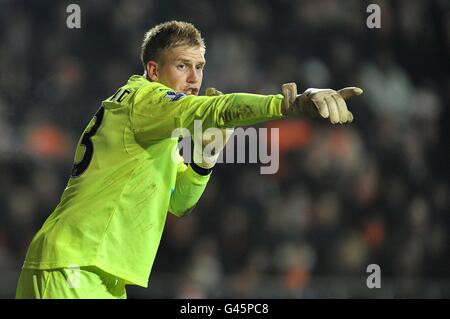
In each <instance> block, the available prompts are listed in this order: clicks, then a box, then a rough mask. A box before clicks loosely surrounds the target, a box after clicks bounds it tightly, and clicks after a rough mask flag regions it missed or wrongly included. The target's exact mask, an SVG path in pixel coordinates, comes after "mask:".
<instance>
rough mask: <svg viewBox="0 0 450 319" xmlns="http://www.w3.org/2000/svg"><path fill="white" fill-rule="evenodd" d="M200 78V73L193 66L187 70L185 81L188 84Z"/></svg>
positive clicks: (194, 82)
mask: <svg viewBox="0 0 450 319" xmlns="http://www.w3.org/2000/svg"><path fill="white" fill-rule="evenodd" d="M199 80H200V75H199V74H198V73H197V70H196V69H195V68H191V69H190V70H189V75H188V77H187V82H188V83H190V84H196V83H197V82H198V81H199Z"/></svg>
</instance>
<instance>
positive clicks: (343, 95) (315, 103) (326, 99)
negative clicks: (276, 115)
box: [281, 83, 363, 124]
mask: <svg viewBox="0 0 450 319" xmlns="http://www.w3.org/2000/svg"><path fill="white" fill-rule="evenodd" d="M281 91H282V94H283V96H284V100H283V107H282V112H283V114H284V115H286V116H293V117H301V116H305V117H311V118H325V119H329V121H330V122H331V123H332V124H338V123H340V124H343V123H351V122H352V121H353V114H352V113H351V112H350V111H349V110H348V109H347V104H346V103H345V100H348V99H349V98H351V97H353V96H358V95H361V94H362V93H363V90H361V89H360V88H358V87H347V88H343V89H341V90H339V91H335V90H331V89H307V90H306V91H305V92H303V93H302V94H299V95H297V85H296V84H295V83H286V84H283V85H282V86H281Z"/></svg>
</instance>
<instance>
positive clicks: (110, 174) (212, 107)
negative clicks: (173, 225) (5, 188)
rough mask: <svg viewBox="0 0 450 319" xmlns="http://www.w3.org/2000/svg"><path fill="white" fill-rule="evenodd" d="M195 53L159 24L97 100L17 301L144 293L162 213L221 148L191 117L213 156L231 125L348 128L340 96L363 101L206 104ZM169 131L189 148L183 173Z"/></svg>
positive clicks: (172, 26)
mask: <svg viewBox="0 0 450 319" xmlns="http://www.w3.org/2000/svg"><path fill="white" fill-rule="evenodd" d="M204 54H205V45H204V42H203V39H202V38H201V35H200V32H199V31H198V30H197V29H196V28H195V27H194V26H193V25H192V24H189V23H184V22H178V21H171V22H166V23H163V24H160V25H157V26H155V27H154V28H152V29H151V30H149V31H148V32H147V33H146V34H145V37H144V41H143V44H142V52H141V60H142V63H143V66H144V69H145V73H144V75H143V76H140V75H133V76H131V77H130V79H129V80H128V82H127V83H126V84H125V85H124V86H122V87H121V88H119V89H118V90H117V91H116V92H115V93H114V94H113V95H112V96H110V97H109V98H107V99H106V100H104V101H103V102H102V104H101V106H100V108H99V109H98V111H97V112H96V114H95V116H94V117H93V118H92V119H91V121H90V122H89V124H88V125H87V127H86V129H85V131H84V132H83V134H82V135H81V137H80V140H79V142H78V146H77V149H76V153H75V159H74V165H73V169H72V174H71V177H70V178H69V181H68V184H67V187H66V188H65V189H64V192H63V194H62V196H61V199H60V202H59V204H58V205H57V207H56V208H55V210H54V211H53V212H52V214H50V216H49V217H48V218H47V220H46V221H45V223H44V224H43V226H42V227H41V229H40V230H39V231H38V232H37V234H36V235H35V236H34V238H33V240H32V241H31V244H30V246H29V248H28V251H27V255H26V258H25V261H24V264H23V267H22V272H21V274H20V278H19V282H18V285H17V291H16V297H17V298H126V285H139V286H142V287H147V285H148V279H149V276H150V271H151V268H152V265H153V262H154V259H155V256H156V253H157V250H158V246H159V243H160V240H161V235H162V233H163V228H164V224H165V221H166V216H167V212H170V213H172V214H174V215H176V216H180V217H181V216H183V215H185V214H186V213H188V212H189V211H191V210H192V208H193V207H194V206H195V205H196V203H197V202H198V200H199V199H200V197H201V195H202V193H203V191H204V189H205V187H206V185H207V183H208V181H209V179H210V177H211V172H212V169H213V166H214V164H215V161H216V160H217V156H218V152H216V154H214V155H211V154H205V153H206V152H202V142H200V143H199V142H198V141H199V140H201V139H202V137H201V136H200V137H199V136H195V135H194V121H195V120H201V121H202V127H203V129H204V130H206V129H208V128H211V127H217V128H219V129H221V130H222V132H223V134H224V137H225V140H224V141H219V140H220V139H218V141H219V142H218V143H216V144H217V145H216V146H217V149H218V150H220V149H221V148H222V147H223V146H224V143H225V142H226V140H227V138H228V137H229V135H230V133H232V130H233V128H234V127H236V126H246V125H253V124H257V123H261V122H265V121H270V120H276V119H282V118H286V117H316V118H324V119H328V120H329V121H330V122H331V123H333V124H337V123H349V122H351V121H352V120H353V115H352V113H351V112H350V111H349V110H348V109H347V105H346V102H345V100H347V99H348V98H350V97H352V96H355V95H359V94H361V93H362V90H361V89H359V88H354V87H353V88H345V89H342V90H340V91H334V90H330V89H324V90H320V89H308V90H306V91H305V92H304V93H302V94H299V95H298V94H297V89H296V86H295V84H292V83H289V84H285V85H283V86H282V92H281V94H277V95H256V94H244V93H235V94H221V93H220V92H218V91H216V90H214V89H210V90H207V95H211V96H198V94H199V92H200V86H201V83H202V78H203V69H204V66H205V58H204ZM177 129H187V130H189V132H190V133H191V134H193V135H194V140H195V141H196V143H194V156H193V161H192V162H191V163H190V164H188V165H186V164H185V163H184V162H183V159H182V157H181V156H180V155H179V153H178V149H177V144H178V136H173V132H174V131H176V130H177ZM203 142H204V141H203ZM173 153H175V154H177V156H176V160H174V158H173V156H172V154H173Z"/></svg>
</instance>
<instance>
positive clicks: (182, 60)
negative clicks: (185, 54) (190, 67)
mask: <svg viewBox="0 0 450 319" xmlns="http://www.w3.org/2000/svg"><path fill="white" fill-rule="evenodd" d="M175 61H180V62H183V63H186V64H192V61H191V60H186V59H183V58H178V59H176V60H175ZM195 64H200V65H202V66H204V65H205V64H206V61H200V62H196V63H195Z"/></svg>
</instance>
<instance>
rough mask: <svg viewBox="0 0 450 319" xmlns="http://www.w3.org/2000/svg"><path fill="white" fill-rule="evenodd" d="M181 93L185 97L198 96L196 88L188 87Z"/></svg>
mask: <svg viewBox="0 0 450 319" xmlns="http://www.w3.org/2000/svg"><path fill="white" fill-rule="evenodd" d="M183 92H184V93H185V94H187V95H198V88H195V87H188V88H186V89H185V90H184V91H183Z"/></svg>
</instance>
